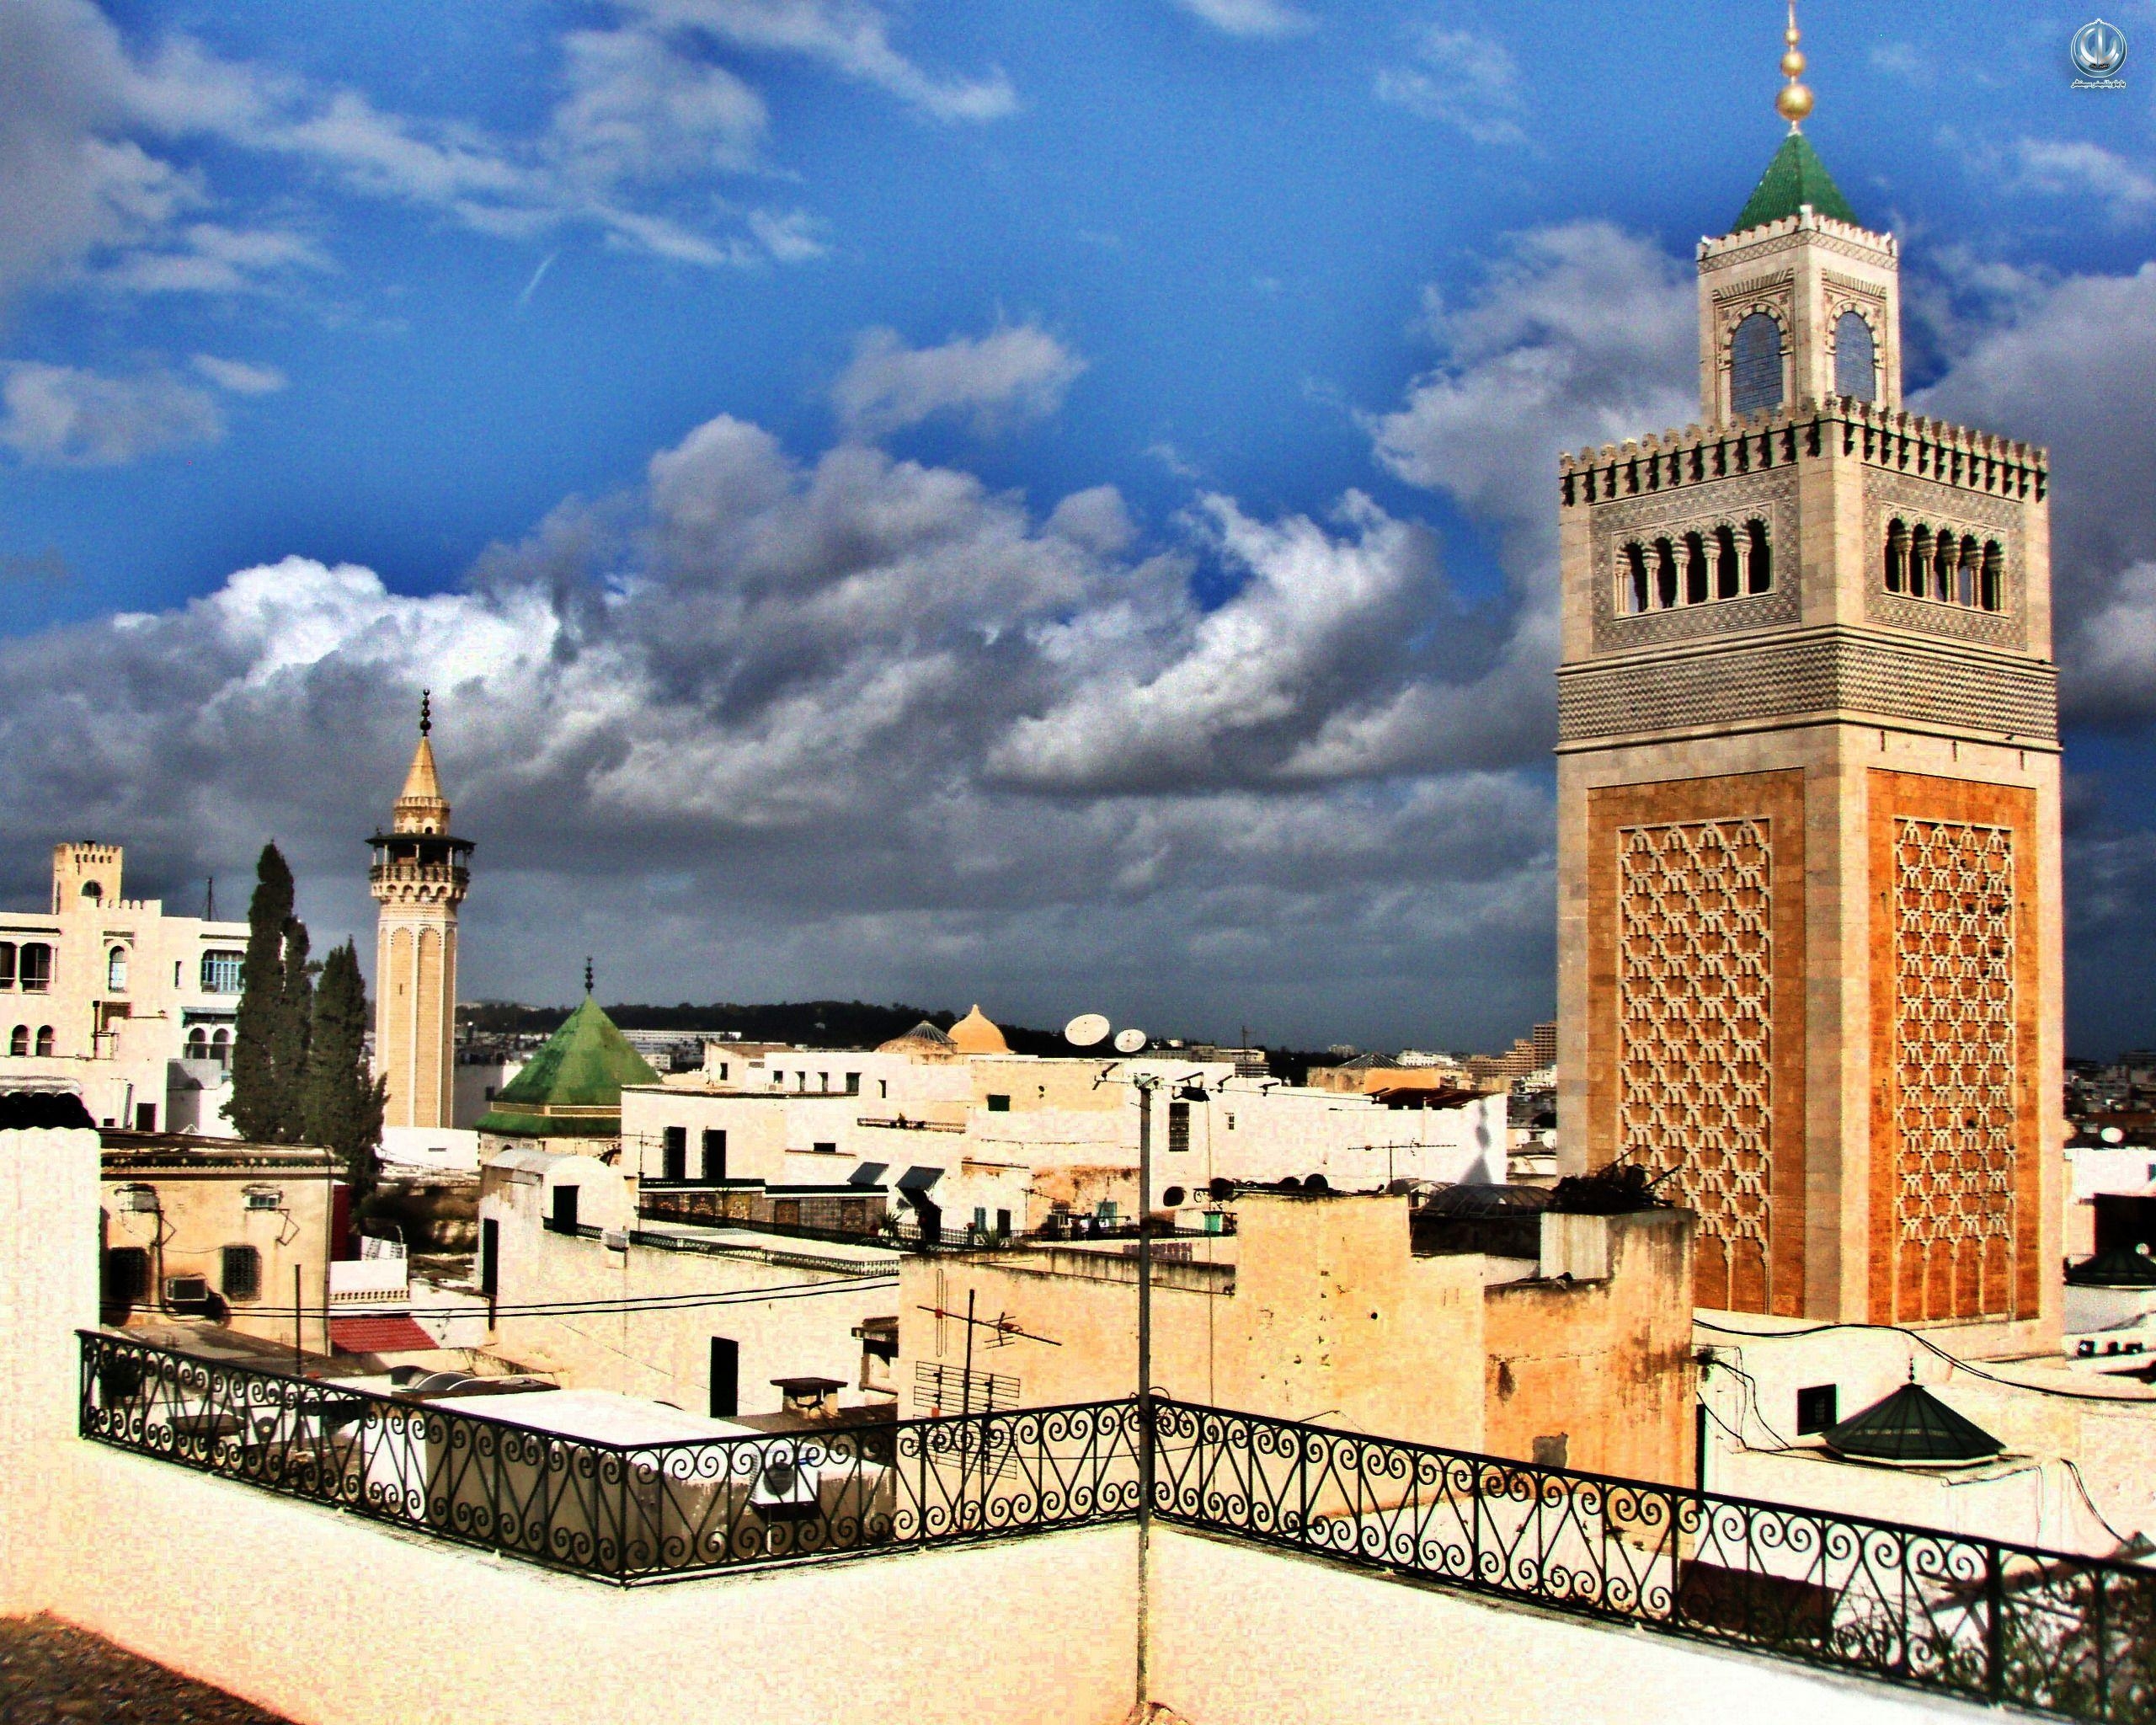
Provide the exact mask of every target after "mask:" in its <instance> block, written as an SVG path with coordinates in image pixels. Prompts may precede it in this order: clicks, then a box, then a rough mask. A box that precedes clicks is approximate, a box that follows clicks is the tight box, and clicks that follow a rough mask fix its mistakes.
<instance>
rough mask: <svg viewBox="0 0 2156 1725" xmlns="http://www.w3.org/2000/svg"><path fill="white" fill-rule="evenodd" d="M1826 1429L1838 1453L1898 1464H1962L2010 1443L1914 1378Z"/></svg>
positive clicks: (1825, 1435) (1987, 1456)
mask: <svg viewBox="0 0 2156 1725" xmlns="http://www.w3.org/2000/svg"><path fill="white" fill-rule="evenodd" d="M1822 1436H1823V1438H1824V1439H1825V1442H1826V1445H1827V1447H1828V1449H1829V1450H1833V1452H1834V1453H1835V1454H1836V1455H1844V1456H1848V1457H1849V1458H1850V1459H1852V1460H1854V1461H1883V1462H1885V1463H1887V1465H1888V1466H1894V1467H1960V1466H1966V1465H1967V1464H1968V1463H1970V1462H1972V1461H1989V1460H1990V1459H1991V1457H1993V1456H1994V1455H1998V1454H1999V1451H2000V1450H2004V1448H2005V1447H2006V1446H2005V1445H2004V1444H2002V1443H2000V1442H1999V1439H1997V1438H1994V1437H1993V1435H1992V1434H1990V1433H1989V1432H1988V1431H1986V1430H1985V1429H1983V1427H1982V1426H1980V1425H1977V1424H1976V1423H1973V1422H1972V1421H1970V1420H1967V1419H1964V1418H1962V1417H1961V1415H1960V1414H1958V1413H1956V1412H1955V1411H1954V1410H1953V1409H1952V1408H1951V1407H1948V1406H1947V1405H1946V1404H1945V1402H1942V1401H1940V1399H1939V1397H1936V1396H1935V1395H1933V1394H1932V1393H1931V1391H1929V1390H1927V1389H1925V1388H1924V1386H1923V1385H1922V1384H1919V1383H1918V1382H1917V1381H1915V1380H1914V1379H1913V1378H1912V1379H1911V1380H1910V1381H1908V1383H1906V1384H1904V1385H1903V1386H1902V1387H1901V1388H1900V1389H1898V1390H1897V1391H1894V1393H1893V1394H1892V1395H1891V1396H1888V1397H1886V1398H1885V1399H1884V1400H1882V1401H1878V1402H1873V1403H1872V1404H1871V1406H1870V1407H1867V1408H1865V1410H1864V1412H1863V1413H1853V1414H1851V1415H1850V1416H1849V1418H1847V1419H1845V1420H1844V1421H1843V1422H1842V1423H1840V1424H1839V1425H1838V1426H1833V1427H1830V1428H1829V1429H1828V1430H1827V1431H1826V1432H1825V1433H1823V1434H1822Z"/></svg>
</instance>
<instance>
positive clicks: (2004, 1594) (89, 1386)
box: [81, 1331, 2156, 1725]
mask: <svg viewBox="0 0 2156 1725" xmlns="http://www.w3.org/2000/svg"><path fill="white" fill-rule="evenodd" d="M82 1346H83V1355H82V1363H83V1375H82V1385H81V1393H82V1404H81V1430H82V1434H83V1436H84V1437H86V1438H88V1439H93V1440H94V1441H96V1442H99V1443H103V1444H109V1445H114V1446H115V1447H118V1448H120V1449H123V1450H132V1451H134V1452H136V1453H137V1454H141V1455H152V1456H156V1457H158V1458H160V1459H162V1460H164V1461H170V1462H174V1463H177V1464H179V1465H180V1466H187V1467H192V1468H195V1469H198V1470H200V1471H204V1472H207V1473H212V1474H216V1475H218V1476H221V1477H225V1478H228V1479H233V1480H238V1481H242V1482H246V1483H248V1484H251V1485H253V1486H257V1487H261V1488H263V1489H265V1490H270V1491H274V1492H278V1493H283V1494H285V1495H287V1496H291V1497H296V1498H306V1499H308V1500H310V1501H312V1502H315V1503H324V1504H328V1505H331V1506H334V1507H335V1508H337V1509H342V1510H345V1511H348V1512H350V1513H352V1514H359V1515H364V1516H368V1517H371V1518H372V1519H376V1520H380V1521H383V1522H387V1523H390V1524H392V1525H398V1526H402V1527H406V1528H410V1529H413V1530H419V1531H424V1532H428V1533H431V1534H434V1535H438V1536H440V1537H443V1538H446V1539H451V1540H456V1541H462V1542H463V1543H466V1544H469V1545H475V1546H483V1547H485V1548H487V1549H488V1550H491V1551H499V1552H502V1553H504V1554H505V1555H509V1556H513V1557H523V1558H526V1559H530V1560H531V1561H534V1562H540V1563H545V1564H549V1565H552V1566H553V1567H558V1568H563V1569H568V1570H574V1571H575V1572H577V1573H581V1574H584V1575H589V1576H593V1577H596V1578H600V1579H603V1580H606V1581H611V1582H616V1583H635V1582H643V1581H651V1580H660V1579H664V1578H671V1577H680V1576H690V1575H698V1574H710V1573H721V1572H725V1571H728V1570H734V1569H739V1568H743V1567H751V1566H757V1565H766V1564H771V1563H777V1562H789V1561H794V1560H798V1559H801V1558H805V1557H824V1556H831V1555H838V1554H846V1553H867V1552H876V1551H888V1552H896V1551H910V1550H919V1549H921V1548H922V1547H924V1546H934V1545H941V1544H947V1543H954V1542H958V1541H974V1540H985V1539H996V1538H1003V1537H1008V1536H1011V1535H1022V1534H1027V1533H1036V1532H1045V1531H1049V1530H1054V1529H1059V1528H1070V1527H1078V1526H1084V1525H1094V1524H1099V1523H1104V1522H1114V1521H1123V1520H1128V1519H1130V1518H1132V1517H1133V1516H1134V1514H1136V1511H1137V1509H1138V1501H1139V1481H1140V1479H1141V1477H1143V1475H1144V1471H1145V1461H1146V1458H1147V1456H1148V1455H1149V1454H1150V1458H1151V1461H1152V1473H1153V1479H1154V1491H1153V1510H1154V1514H1155V1515H1156V1516H1157V1517H1159V1518H1160V1519H1161V1520H1163V1521H1168V1522H1174V1523H1179V1524H1181V1525H1185V1526H1189V1527H1194V1528H1199V1529H1203V1530H1209V1531H1212V1532H1216V1533H1221V1534H1225V1535H1232V1536H1234V1537H1236V1538H1240V1539H1245V1540H1250V1541H1258V1542H1261V1543H1263V1544H1266V1545H1270V1546H1281V1547H1284V1548H1286V1549H1289V1550H1292V1551H1302V1552H1307V1553H1310V1554H1312V1555H1315V1556H1319V1557H1327V1558H1330V1559H1332V1560H1334V1561H1337V1562H1346V1563H1351V1564H1355V1565H1358V1566H1362V1567H1369V1568H1374V1569H1380V1570H1385V1571H1388V1572H1391V1573H1397V1574H1401V1575H1405V1576H1410V1577H1413V1578H1418V1579H1424V1580H1429V1581H1434V1582H1438V1583H1445V1584H1447V1585H1450V1586H1454V1587H1459V1588H1463V1589H1470V1590H1473V1591H1476V1592H1481V1593H1486V1594H1497V1595H1502V1596H1504V1597H1507V1598H1510V1599H1520V1600H1524V1601H1528V1602H1530V1603H1532V1604H1535V1605H1543V1606H1546V1607H1551V1608H1554V1609H1557V1610H1566V1611H1573V1612H1578V1613H1582V1614H1584V1615H1587V1616H1594V1617H1598V1618H1603V1619H1605V1620H1611V1621H1620V1622H1624V1623H1628V1624H1634V1625H1637V1626H1641V1627H1643V1628H1648V1629H1653V1630H1657V1631H1661V1632H1667V1633H1673V1634H1678V1635H1684V1636H1688V1637H1694V1638H1697V1639H1700V1640H1705V1641H1710V1642H1721V1643H1722V1644H1725V1645H1728V1646H1732V1647H1737V1648H1747V1649H1750V1650H1752V1651H1754V1652H1759V1653H1771V1654H1775V1655H1779V1656H1780V1657H1784V1658H1795V1659H1801V1660H1803V1661H1806V1662H1807V1663H1810V1664H1815V1665H1822V1666H1828V1667H1832V1668H1834V1669H1839V1670H1843V1671H1846V1672H1849V1673H1851V1674H1855V1675H1859V1676H1865V1677H1871V1678H1876V1679H1881V1680H1887V1681H1892V1682H1897V1683H1903V1684H1909V1685H1917V1686H1919V1687H1922V1688H1926V1689H1929V1690H1936V1691H1942V1692H1946V1693H1951V1694H1954V1695H1956V1696H1963V1697H1966V1698H1967V1699H1970V1700H1974V1701H1993V1702H2002V1703H2006V1704H2009V1705H2013V1706H2021V1707H2026V1708H2031V1709H2035V1710H2037V1711H2041V1712H2050V1713H2055V1714H2059V1715H2063V1716H2064V1717H2069V1718H2076V1719H2092V1720H2094V1719H2101V1720H2117V1721H2127V1722H2148V1725H2156V1571H2151V1570H2148V1569H2143V1568H2141V1567H2137V1566H2136V1565H2133V1564H2131V1563H2122V1562H2115V1561H2107V1560H2104V1559H2099V1558H2091V1557H2074V1556H2069V1555H2067V1554H2063V1553H2060V1552H2053V1551H2038V1550H2036V1549H2033V1548H2031V1547H2026V1546H2015V1545H2009V1544H2005V1543H2002V1542H2000V1541H1993V1540H1985V1539H1977V1538H1971V1537H1966V1536H1963V1535H1956V1534H1951V1533H1945V1532H1941V1531H1939V1530H1932V1529H1925V1528H1918V1527H1907V1526H1902V1525H1897V1524H1894V1523H1891V1522H1883V1521H1874V1520H1868V1519H1864V1518H1862V1517H1858V1516H1844V1515H1836V1514H1830V1513H1828V1512H1826V1511H1823V1510H1817V1509H1802V1508H1798V1507H1796V1506H1793V1505H1790V1504H1777V1503H1756V1502H1751V1501H1748V1500H1745V1499H1742V1498H1724V1497H1717V1496H1714V1495H1711V1494H1709V1493H1702V1492H1696V1491H1691V1490H1687V1489H1685V1488H1683V1487H1675V1486H1661V1485H1654V1484H1650V1483H1644V1482H1639V1481H1633V1480H1621V1479H1611V1478H1607V1477H1603V1476H1600V1475H1597V1474H1591V1473H1584V1472H1577V1471H1572V1470H1571V1469H1567V1468H1560V1467H1544V1466H1530V1465H1529V1464H1527V1463H1524V1462H1518V1461H1504V1460H1502V1459H1499V1458H1496V1457H1492V1456H1487V1455H1468V1454H1464V1453H1460V1452H1458V1451H1453V1450H1440V1449H1437V1448H1434V1447H1433V1446H1431V1445H1422V1444H1411V1443H1402V1442H1397V1441H1395V1440H1391V1439H1384V1438H1374V1437H1367V1436H1364V1435H1363V1434H1359V1433H1353V1432H1343V1431H1337V1430H1333V1429H1328V1428H1326V1427H1322V1426H1315V1425H1306V1424H1299V1423H1295V1422H1293V1421H1288V1420H1278V1419H1268V1418H1262V1417H1260V1416H1257V1415H1253V1414H1245V1413H1227V1412H1223V1411H1221V1410H1219V1409H1217V1408H1211V1407H1199V1406H1196V1405H1193V1404H1191V1403H1188V1402H1177V1401H1174V1400H1172V1399H1171V1398H1168V1397H1160V1396H1155V1397H1152V1398H1151V1400H1150V1407H1151V1423H1150V1431H1145V1430H1142V1429H1141V1423H1140V1421H1141V1416H1140V1414H1139V1407H1138V1405H1137V1403H1136V1402H1134V1401H1118V1402H1094V1403H1088V1404H1084V1405H1080V1406H1075V1407H1054V1408H1028V1409H1020V1410H1017V1411H1012V1412H1006V1413H982V1414H971V1415H967V1416H963V1417H961V1418H946V1419H915V1420H905V1421H899V1422H896V1423H890V1424H875V1425H867V1426H858V1427H852V1428H843V1429H830V1430H815V1429H809V1430H795V1431H788V1432H782V1433H772V1434H755V1435H752V1436H751V1435H744V1436H743V1437H739V1438H714V1439H699V1440H696V1441H693V1442H684V1443H671V1444H657V1445H619V1444H609V1443H600V1442H596V1441H593V1440H590V1439H582V1438H577V1437H573V1436H568V1435H563V1434H558V1433H554V1432H549V1431H545V1430H542V1429H536V1428H535V1427H534V1426H531V1425H529V1424H522V1423H517V1422H516V1421H515V1420H514V1419H512V1418H505V1417H496V1416H494V1415H490V1414H488V1413H481V1412H478V1411H474V1410H473V1409H472V1408H471V1407H444V1406H440V1405H430V1404H429V1403H427V1402H424V1401H419V1400H415V1399H412V1398H408V1397H397V1396H386V1395H376V1394H373V1393H371V1392H367V1391H359V1390H354V1389H350V1388H345V1387H340V1386H337V1385H334V1384H331V1383H325V1382H321V1381H313V1380H307V1379H302V1378H296V1377H292V1376H290V1375H284V1374H280V1373H278V1372H274V1371H268V1370H262V1369H260V1368H259V1367H253V1366H248V1365H238V1364H233V1363H228V1362H227V1361H223V1360H211V1359H203V1358H200V1357H199V1356H195V1355H191V1354H180V1353H175V1352H172V1351H169V1350H167V1349H163V1348H152V1347H148V1346H146V1345H144V1344H142V1343H136V1342H133V1341H131V1340H128V1339H126V1338H124V1337H121V1336H118V1335H115V1334H113V1333H111V1332H96V1331H85V1332H83V1336H82ZM535 1393H536V1394H539V1395H542V1396H543V1394H544V1392H535ZM510 1400H511V1401H512V1402H513V1400H514V1398H510ZM532 1411H533V1412H536V1411H537V1410H536V1409H534V1410H532ZM507 1412H508V1408H507V1407H504V1413H505V1414H506V1413H507Z"/></svg>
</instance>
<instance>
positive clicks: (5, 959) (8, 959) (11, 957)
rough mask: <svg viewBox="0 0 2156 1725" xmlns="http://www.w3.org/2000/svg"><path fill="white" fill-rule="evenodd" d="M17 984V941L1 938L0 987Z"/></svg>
mask: <svg viewBox="0 0 2156 1725" xmlns="http://www.w3.org/2000/svg"><path fill="white" fill-rule="evenodd" d="M14 985H15V943H14V942H13V941H11V940H0V988H13V986H14Z"/></svg>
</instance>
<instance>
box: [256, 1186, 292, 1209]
mask: <svg viewBox="0 0 2156 1725" xmlns="http://www.w3.org/2000/svg"><path fill="white" fill-rule="evenodd" d="M247 1207H248V1209H249V1210H282V1209H283V1208H284V1207H285V1194H283V1193H282V1192H280V1190H278V1188H276V1187H275V1186H250V1187H248V1188H247Z"/></svg>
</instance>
